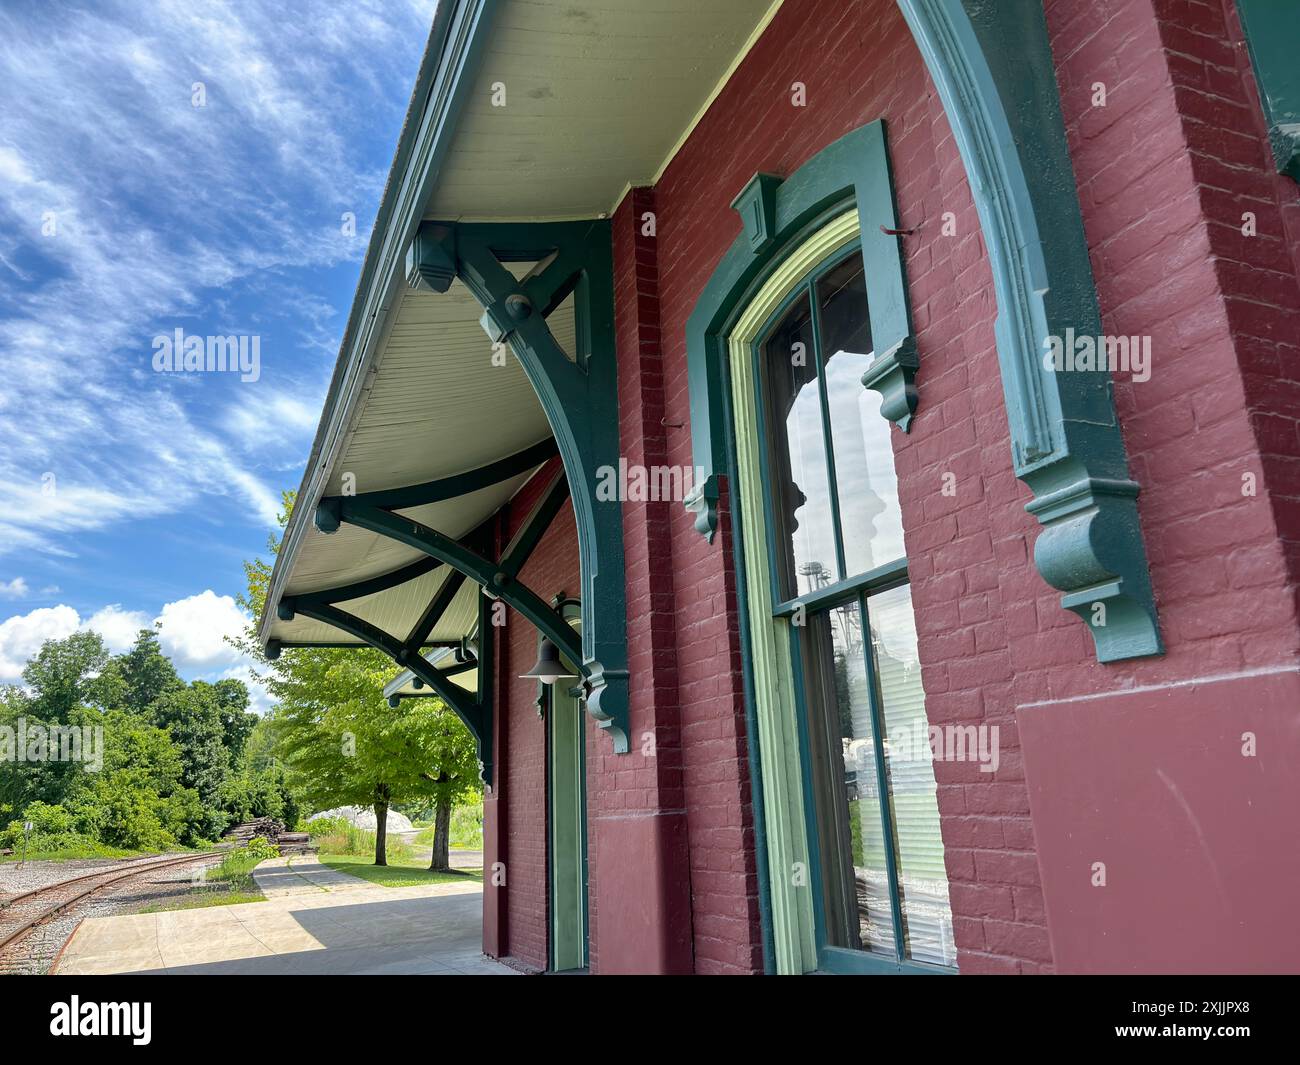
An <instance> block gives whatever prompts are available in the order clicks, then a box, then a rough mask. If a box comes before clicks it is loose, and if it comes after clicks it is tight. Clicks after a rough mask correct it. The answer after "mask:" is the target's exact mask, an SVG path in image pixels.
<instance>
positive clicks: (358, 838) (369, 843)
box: [312, 825, 415, 864]
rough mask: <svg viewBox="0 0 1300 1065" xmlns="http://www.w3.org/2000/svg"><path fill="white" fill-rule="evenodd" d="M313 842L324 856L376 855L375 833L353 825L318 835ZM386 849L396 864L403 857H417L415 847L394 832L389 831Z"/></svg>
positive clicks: (363, 856) (412, 858) (390, 858)
mask: <svg viewBox="0 0 1300 1065" xmlns="http://www.w3.org/2000/svg"><path fill="white" fill-rule="evenodd" d="M312 842H313V843H314V844H315V845H316V849H317V851H318V852H319V853H320V854H321V855H322V856H324V855H326V854H330V855H339V856H344V857H356V858H370V859H372V860H373V859H374V856H375V834H374V833H373V832H367V831H366V830H365V829H363V828H354V827H353V826H352V825H348V826H347V827H345V828H341V829H338V830H337V831H333V832H327V833H325V834H324V835H320V836H316V837H315V838H314V839H313V840H312ZM384 849H385V851H386V852H387V854H388V860H389V861H390V862H393V863H394V864H398V862H399V861H400V860H401V859H411V860H412V861H413V860H414V859H415V850H414V848H412V847H411V846H410V845H409V844H407V843H404V842H403V841H402V840H401V839H400V838H399V837H398V836H397V835H395V834H394V833H392V832H390V833H388V839H387V841H386V842H385V845H384Z"/></svg>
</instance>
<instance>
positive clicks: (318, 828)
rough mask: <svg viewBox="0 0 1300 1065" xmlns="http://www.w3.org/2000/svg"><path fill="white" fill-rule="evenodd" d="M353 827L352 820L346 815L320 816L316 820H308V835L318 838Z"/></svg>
mask: <svg viewBox="0 0 1300 1065" xmlns="http://www.w3.org/2000/svg"><path fill="white" fill-rule="evenodd" d="M351 827H352V822H351V821H349V820H348V819H347V818H346V817H318V818H316V819H315V820H314V821H308V822H307V835H309V836H310V837H311V838H312V839H317V838H318V837H320V836H329V835H333V834H334V833H336V832H343V831H345V830H346V829H349V828H351Z"/></svg>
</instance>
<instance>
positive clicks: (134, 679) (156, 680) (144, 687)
mask: <svg viewBox="0 0 1300 1065" xmlns="http://www.w3.org/2000/svg"><path fill="white" fill-rule="evenodd" d="M115 662H116V665H117V670H118V673H119V675H120V676H121V678H122V683H123V687H124V689H125V690H124V691H123V693H122V700H121V703H120V704H119V705H120V706H122V707H128V708H130V709H133V710H135V711H136V712H137V713H141V712H143V711H144V710H145V709H147V708H148V707H150V706H152V705H153V704H154V703H155V702H157V701H158V700H159V699H160V698H162V696H163V694H164V693H166V692H169V691H175V690H176V689H178V688H183V687H185V682H184V681H183V680H181V677H180V674H179V673H177V672H176V667H175V666H173V665H172V661H171V659H170V658H168V657H167V656H166V655H165V654H163V653H162V647H161V646H160V645H159V643H158V633H157V632H156V631H155V630H153V629H141V630H140V631H139V633H137V634H136V638H135V644H134V645H133V646H132V648H131V649H130V650H129V651H127V652H126V653H125V654H122V655H119V656H118V657H117V658H116V660H115Z"/></svg>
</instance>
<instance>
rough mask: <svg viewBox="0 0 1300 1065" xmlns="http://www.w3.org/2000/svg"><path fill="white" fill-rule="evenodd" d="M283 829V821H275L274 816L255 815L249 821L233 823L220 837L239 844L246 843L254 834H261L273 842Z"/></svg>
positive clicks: (277, 838)
mask: <svg viewBox="0 0 1300 1065" xmlns="http://www.w3.org/2000/svg"><path fill="white" fill-rule="evenodd" d="M283 831H284V822H283V821H277V820H276V819H275V818H274V817H255V818H253V820H251V821H245V822H243V824H239V825H235V827H234V828H232V829H229V830H228V831H227V832H226V834H225V835H224V836H222V837H221V838H222V839H224V840H229V841H230V842H231V843H237V844H240V845H241V846H242V845H243V844H245V843H248V842H249V840H251V839H252V838H253V837H254V836H261V837H262V838H263V839H266V840H270V842H272V843H275V842H276V841H277V840H279V838H280V833H282V832H283Z"/></svg>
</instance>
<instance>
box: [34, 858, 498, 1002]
mask: <svg viewBox="0 0 1300 1065" xmlns="http://www.w3.org/2000/svg"><path fill="white" fill-rule="evenodd" d="M254 876H255V878H256V880H257V883H258V886H259V887H260V888H261V889H262V891H263V892H264V893H265V895H266V896H267V901H265V902H249V903H240V904H238V905H234V906H213V907H210V908H208V909H199V910H171V911H167V912H164V913H138V914H128V915H125V916H121V917H94V918H88V919H87V920H85V921H83V922H82V923H81V926H80V927H79V928H78V929H77V931H76V933H75V934H74V935H73V937H72V938H71V939H70V940H69V941H68V945H67V946H66V947H65V948H64V951H63V954H62V956H61V958H60V959H59V963H58V965H57V967H56V969H55V972H56V973H58V974H59V975H61V976H62V975H92V974H101V973H205V974H224V973H232V974H258V975H279V976H289V975H307V974H329V975H335V974H391V975H398V974H402V975H405V974H417V973H441V974H446V975H484V976H486V975H501V976H508V975H515V972H514V970H513V969H510V968H508V967H507V966H504V965H501V964H500V963H498V962H495V961H492V960H490V959H488V958H485V957H483V955H482V950H481V927H482V925H481V921H482V905H483V889H482V886H481V885H480V884H478V883H477V882H471V883H463V884H430V885H428V886H421V887H400V888H386V887H380V886H379V885H377V884H371V883H369V882H367V881H364V880H361V879H359V878H357V877H354V876H349V875H348V874H347V873H342V872H339V871H337V870H333V869H328V868H326V867H324V866H321V865H320V864H319V863H318V862H316V861H315V860H313V859H311V858H301V857H300V858H295V859H290V860H286V859H283V858H280V859H272V860H271V861H269V862H264V863H263V864H262V865H260V866H258V868H257V870H256V871H255V873H254Z"/></svg>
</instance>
